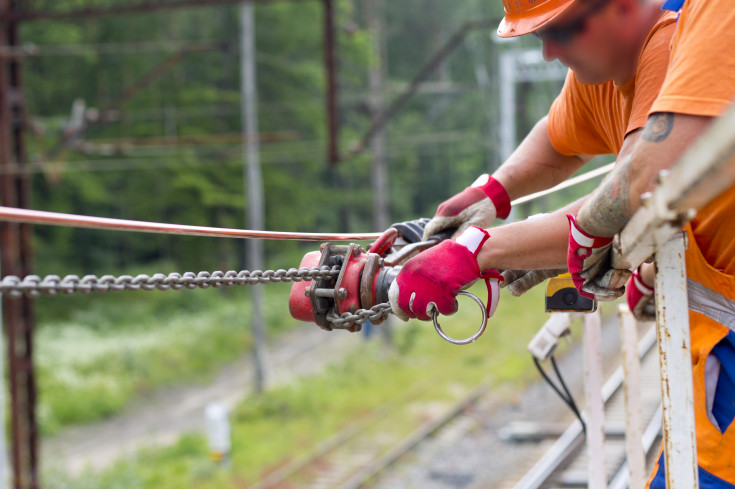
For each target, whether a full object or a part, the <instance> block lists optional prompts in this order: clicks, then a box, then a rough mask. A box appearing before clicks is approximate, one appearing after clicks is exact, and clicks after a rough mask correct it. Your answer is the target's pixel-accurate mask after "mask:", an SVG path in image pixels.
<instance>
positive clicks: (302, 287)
mask: <svg viewBox="0 0 735 489" xmlns="http://www.w3.org/2000/svg"><path fill="white" fill-rule="evenodd" d="M335 263H340V264H341V270H340V273H339V276H338V277H337V278H336V279H328V280H314V281H309V282H306V281H303V282H294V284H293V285H292V286H291V294H290V296H289V300H288V307H289V311H290V313H291V316H292V317H293V318H294V319H298V320H300V321H307V322H312V323H316V324H318V325H319V326H321V327H322V328H324V329H327V330H331V329H332V324H331V323H330V322H329V321H328V320H327V319H326V318H327V316H328V315H329V314H330V313H335V314H337V315H340V314H343V313H352V314H354V313H355V312H356V311H357V310H358V309H370V308H371V307H373V306H375V305H377V304H378V303H379V302H380V301H378V300H377V299H376V297H377V295H376V294H377V290H376V284H377V282H378V276H379V275H380V272H381V270H382V269H383V260H382V258H381V257H380V256H379V255H377V254H375V253H366V252H365V250H364V249H363V248H362V247H361V246H359V245H356V244H350V245H348V246H344V245H333V244H331V243H324V244H323V245H322V246H321V250H320V251H312V252H310V253H307V254H306V255H305V256H304V258H303V259H302V260H301V264H300V265H299V268H312V267H317V266H324V265H328V266H333V265H334V264H335ZM383 295H385V293H383ZM360 328H361V325H359V324H356V325H353V326H350V327H349V328H348V329H349V330H350V331H359V330H360Z"/></svg>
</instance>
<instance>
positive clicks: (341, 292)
mask: <svg viewBox="0 0 735 489" xmlns="http://www.w3.org/2000/svg"><path fill="white" fill-rule="evenodd" d="M346 298H347V289H345V288H344V287H342V288H340V289H339V290H338V291H337V299H339V300H344V299H346Z"/></svg>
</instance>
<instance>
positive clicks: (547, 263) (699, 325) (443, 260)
mask: <svg viewBox="0 0 735 489" xmlns="http://www.w3.org/2000/svg"><path fill="white" fill-rule="evenodd" d="M569 3H572V6H569ZM608 3H609V4H608V6H607V7H608V8H609V9H611V10H606V9H605V7H599V6H597V3H596V2H594V1H588V2H583V1H581V0H578V1H577V2H564V1H556V2H555V1H551V0H547V1H545V2H544V1H541V2H539V1H532V0H518V1H516V0H512V1H511V0H506V1H505V7H506V19H505V24H501V34H503V32H502V29H503V25H508V24H513V22H515V21H516V20H517V19H520V20H518V21H517V22H515V30H514V31H513V33H516V34H523V33H526V32H527V31H529V30H534V29H535V30H536V31H537V33H538V34H539V37H541V38H542V40H544V48H545V53H547V56H548V53H549V50H548V49H547V45H549V43H551V41H552V39H551V38H550V37H548V36H547V38H546V39H544V33H545V32H549V31H551V32H554V31H555V30H557V29H558V28H562V29H564V28H565V27H567V28H568V27H569V26H575V25H576V26H577V29H576V30H577V31H578V32H581V34H579V33H578V35H577V37H579V38H580V39H582V38H584V37H587V36H589V37H591V36H592V35H593V33H594V32H596V31H595V30H596V29H600V31H601V32H606V29H613V30H615V27H617V28H623V27H621V26H620V25H619V24H616V21H617V20H618V19H619V17H618V15H620V13H621V12H623V11H624V10H625V9H624V8H623V7H626V6H627V7H628V8H630V7H631V3H630V2H627V3H626V2H617V1H615V0H611V1H610V2H608ZM633 3H637V4H638V5H639V6H645V5H650V2H647V1H645V0H642V1H641V2H633ZM574 5H577V8H578V9H584V8H585V6H586V7H587V8H590V9H592V8H593V6H595V12H594V14H593V15H592V16H591V17H590V16H588V17H587V18H586V19H585V20H584V22H576V21H574V19H572V18H570V19H567V18H566V15H565V13H566V12H569V11H570V10H564V11H563V12H562V13H559V12H558V9H559V8H561V7H564V6H567V7H568V9H571V8H572V7H573V6H574ZM544 7H546V8H544ZM665 7H667V8H668V9H671V10H673V11H675V12H679V15H678V21H677V25H676V32H675V36H674V38H673V41H672V44H671V47H672V50H671V57H670V63H669V66H668V68H667V72H666V78H665V81H664V84H663V86H662V88H661V91H660V94H659V95H658V97H657V98H656V101H655V102H654V103H653V105H652V106H651V107H650V109H649V111H648V115H649V117H648V122H647V123H646V125H645V128H644V129H643V130H642V131H639V132H637V133H635V134H636V135H637V136H638V137H637V141H636V144H635V146H634V147H633V148H632V149H631V150H630V151H629V152H624V151H621V152H620V155H619V158H618V164H617V165H616V168H615V170H614V172H613V174H612V175H610V177H608V178H607V179H606V180H605V181H604V182H603V183H602V184H601V185H600V187H598V189H597V190H596V191H595V192H594V193H593V194H592V195H591V196H590V198H588V199H586V200H585V201H584V203H583V205H582V206H581V207H580V206H579V205H578V204H575V205H572V206H569V207H568V208H566V209H564V210H562V211H561V212H556V213H552V214H550V215H548V216H544V217H543V218H540V219H537V220H535V221H534V222H528V221H526V222H521V223H514V224H510V225H507V226H501V227H498V228H494V229H493V234H492V237H490V235H489V234H488V233H487V231H485V230H483V229H481V228H478V227H470V228H468V230H467V231H465V232H463V233H462V234H461V235H459V236H458V237H457V238H456V239H455V240H451V241H446V242H443V243H441V244H440V245H438V246H436V247H434V248H432V249H430V250H428V251H427V252H425V253H422V254H419V255H418V256H417V257H415V258H414V259H412V260H409V262H407V263H406V266H404V269H403V270H402V271H401V273H399V275H398V277H397V278H396V282H395V283H394V286H393V287H392V290H391V294H390V295H391V305H392V307H393V310H394V311H395V312H396V313H397V314H399V316H401V317H404V318H405V317H419V318H421V319H426V318H428V315H429V314H428V313H429V312H431V310H432V309H436V310H438V311H439V312H440V313H443V314H449V313H452V312H454V311H455V310H456V300H454V297H455V296H456V293H457V292H458V290H459V288H461V287H463V286H465V285H466V284H468V283H470V282H472V281H473V280H475V279H477V278H479V277H484V278H486V280H492V279H493V278H494V275H493V273H492V272H488V271H487V270H488V269H493V268H533V269H543V268H550V267H554V266H559V265H560V264H562V263H563V262H566V264H567V267H568V269H569V271H570V272H572V275H573V278H574V280H575V284H576V285H577V287H578V288H579V290H580V292H581V293H582V294H583V295H586V296H588V297H594V298H596V299H598V300H610V299H613V298H615V297H618V296H619V295H620V294H622V292H623V287H622V285H623V284H624V283H625V280H627V278H628V275H629V272H627V271H615V270H610V269H609V262H610V260H609V249H610V243H611V241H612V236H613V235H614V234H616V233H617V232H619V231H620V230H621V229H622V228H623V227H624V225H625V224H626V223H627V221H628V219H629V218H630V217H631V215H632V214H633V213H634V212H635V211H636V210H637V209H638V207H639V206H640V196H641V194H642V193H643V192H645V191H647V190H650V189H651V188H652V186H653V182H654V181H655V177H656V175H657V174H658V172H659V171H660V170H661V169H664V168H667V167H669V166H671V165H672V164H673V163H674V162H676V161H677V160H678V158H679V156H680V155H681V154H682V153H683V151H684V150H685V149H686V148H687V147H688V146H689V145H690V144H691V143H692V142H693V141H694V140H696V138H697V137H698V136H699V135H700V134H701V133H702V132H703V131H704V130H705V129H706V128H707V127H708V126H709V124H710V123H711V122H712V120H713V118H715V117H717V116H718V115H720V114H721V113H722V111H723V110H724V109H725V107H727V106H728V105H729V104H730V103H731V101H732V99H733V98H734V97H735V54H733V51H732V48H733V45H734V43H733V41H735V33H734V32H732V29H731V26H732V25H733V21H735V9H732V6H731V5H730V4H729V2H728V1H727V0H686V1H684V0H668V1H667V2H666V4H665ZM524 9H525V16H523V14H524ZM550 12H551V13H552V15H551V16H550V18H551V20H549V18H546V19H543V20H541V21H539V19H541V18H542V17H544V16H548V15H549V13H550ZM595 19H597V20H596V21H595ZM521 20H522V21H521ZM557 24H558V26H557ZM580 26H582V27H580ZM580 36H584V37H580ZM567 54H568V53H564V52H561V51H560V54H559V55H558V57H559V58H560V59H561V60H562V61H563V62H566V63H567V64H569V65H570V66H571V67H572V69H573V71H574V72H575V73H577V71H580V70H579V69H578V65H575V64H574V63H575V62H576V63H578V62H579V60H578V58H571V57H570V58H566V59H565V57H564V56H565V55H567ZM583 81H584V80H583ZM636 90H637V87H636ZM575 107H576V106H575ZM596 108H598V109H599V107H597V106H596ZM593 113H594V112H593ZM592 131H593V132H597V129H595V128H594V127H593V128H592ZM587 137H589V134H588V133H584V138H585V139H586V138H587ZM629 137H630V135H628V136H626V139H627V138H629ZM524 144H526V142H524ZM522 147H523V145H522ZM520 150H521V148H519V151H520ZM546 161H547V160H546V159H545V158H538V159H537V160H536V165H537V166H539V165H544V164H545V163H546ZM506 165H507V163H506ZM521 167H522V166H521ZM501 170H502V168H501ZM541 171H545V169H542V170H541ZM551 171H552V172H553V171H554V167H553V166H552V168H551ZM496 176H499V175H498V174H497V172H496ZM505 178H506V180H505V181H503V183H504V184H506V185H505V188H508V189H509V191H508V192H509V193H510V192H512V191H514V190H515V189H516V187H515V186H514V184H512V183H508V182H511V181H512V179H508V177H505ZM496 180H500V178H496ZM510 189H513V190H510ZM497 193H498V192H497V190H496V191H495V193H494V194H497ZM494 194H488V196H489V197H490V195H494ZM460 195H461V194H460ZM475 195H476V193H475ZM457 198H458V196H455V197H454V198H453V199H457ZM490 198H492V197H490ZM450 200H451V199H450ZM457 200H459V199H457ZM466 200H467V199H465V201H466ZM493 202H495V201H493ZM472 204H476V202H474V203H472ZM733 204H735V191H733V190H730V191H727V192H725V193H724V194H723V195H721V196H720V197H719V198H718V199H716V200H715V201H714V202H712V203H710V204H709V205H708V206H707V207H706V208H705V209H703V210H701V211H700V213H699V215H698V216H697V218H696V219H695V220H694V221H693V222H692V223H691V225H690V226H688V227H687V232H688V234H689V238H690V239H689V248H688V250H687V256H686V261H687V276H688V289H689V308H690V324H691V337H692V364H693V373H694V386H695V392H694V394H695V396H694V397H695V417H696V422H697V455H698V462H699V478H700V487H702V488H707V489H709V488H718V489H719V488H735V428H733V422H732V421H733V419H734V418H735V333H734V332H733V328H735V276H734V275H733V274H735V239H733V238H735V223H733V222H732V220H733V219H735V213H734V212H733V211H735V208H734V207H733ZM465 209H468V208H465ZM442 210H443V209H440V211H442ZM438 214H442V212H439V213H438ZM565 214H566V216H565ZM465 215H474V213H473V212H465ZM439 217H447V216H443V215H442V216H439ZM564 219H568V226H565V225H564V224H563V220H564ZM481 224H482V225H484V226H487V224H486V223H481ZM560 240H562V241H566V242H567V246H559V242H560ZM562 254H566V257H565V258H562V257H561V256H560V255H562ZM637 278H638V279H640V278H641V277H637ZM442 284H446V286H443V285H442ZM662 460H663V458H660V459H659V463H658V464H657V467H656V469H655V471H654V473H653V475H652V477H651V480H649V486H650V487H651V488H656V489H659V488H663V487H665V467H664V466H663V463H662Z"/></svg>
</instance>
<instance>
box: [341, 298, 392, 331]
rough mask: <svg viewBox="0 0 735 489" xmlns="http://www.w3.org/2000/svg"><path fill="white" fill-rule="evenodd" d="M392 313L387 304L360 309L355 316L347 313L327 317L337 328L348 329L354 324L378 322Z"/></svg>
mask: <svg viewBox="0 0 735 489" xmlns="http://www.w3.org/2000/svg"><path fill="white" fill-rule="evenodd" d="M390 313H391V308H390V304H389V303H387V302H386V303H384V304H378V305H377V306H373V307H372V308H370V309H358V310H357V311H355V313H354V314H350V313H349V312H345V313H342V314H341V315H339V316H338V315H337V314H335V313H331V314H329V315H328V316H327V320H328V321H329V322H330V323H332V324H334V325H335V327H346V326H350V325H353V324H363V323H364V322H365V321H367V320H368V319H369V320H370V321H378V320H380V319H384V318H386V317H388V314H390Z"/></svg>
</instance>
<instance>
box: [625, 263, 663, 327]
mask: <svg viewBox="0 0 735 489" xmlns="http://www.w3.org/2000/svg"><path fill="white" fill-rule="evenodd" d="M625 299H626V300H627V302H628V308H630V312H632V313H633V315H634V316H635V317H636V319H639V320H641V321H654V320H655V319H656V298H655V297H654V295H653V287H649V286H648V285H646V284H645V283H644V282H643V279H642V278H641V273H640V267H638V268H636V269H635V271H634V272H633V276H632V277H631V278H630V280H629V281H628V285H627V286H626V287H625Z"/></svg>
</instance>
